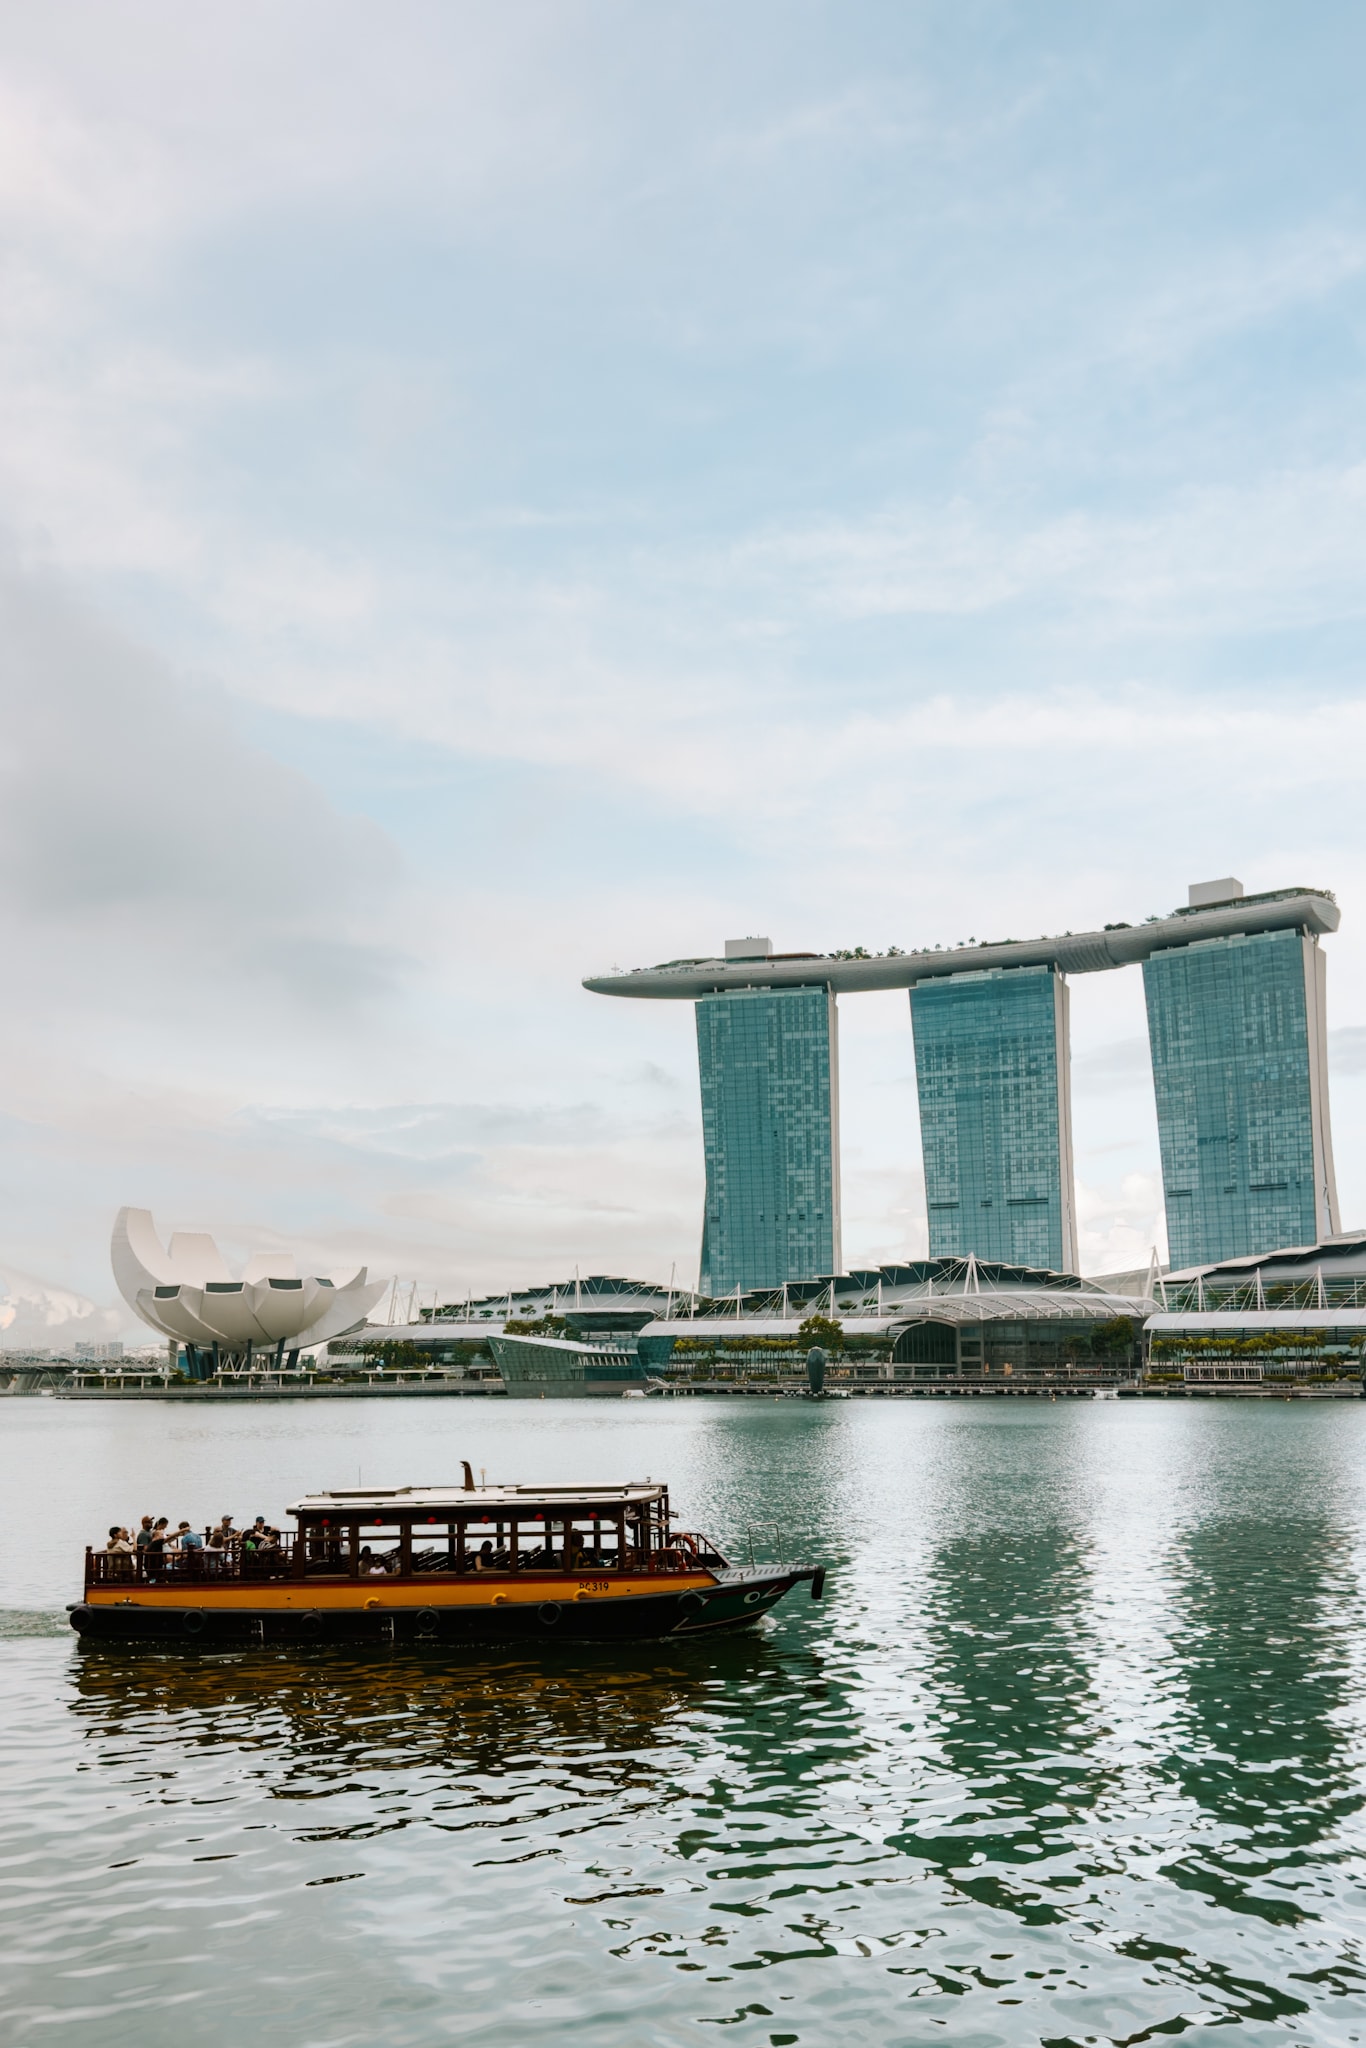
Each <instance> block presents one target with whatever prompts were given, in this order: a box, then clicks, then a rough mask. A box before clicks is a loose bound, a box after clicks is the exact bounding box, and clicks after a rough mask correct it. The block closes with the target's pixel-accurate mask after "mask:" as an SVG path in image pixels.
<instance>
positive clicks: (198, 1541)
mask: <svg viewBox="0 0 1366 2048" xmlns="http://www.w3.org/2000/svg"><path fill="white" fill-rule="evenodd" d="M176 1544H177V1546H178V1548H179V1549H181V1550H202V1549H203V1548H204V1538H203V1537H202V1536H201V1535H200V1534H199V1531H198V1530H197V1529H192V1528H191V1527H190V1525H189V1523H188V1522H182V1523H181V1525H180V1527H179V1528H178V1529H177V1530H176Z"/></svg>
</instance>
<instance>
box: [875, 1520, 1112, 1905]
mask: <svg viewBox="0 0 1366 2048" xmlns="http://www.w3.org/2000/svg"><path fill="white" fill-rule="evenodd" d="M1089 1593H1090V1579H1089V1573H1088V1567H1087V1557H1086V1550H1085V1545H1084V1544H1083V1543H1081V1542H1080V1541H1079V1540H1078V1538H1077V1536H1076V1534H1075V1533H1074V1532H1073V1531H1071V1530H1069V1529H1066V1528H1063V1527H1059V1526H1058V1525H1057V1524H1052V1525H1045V1526H1043V1527H1041V1528H1037V1527H1026V1528H1025V1529H1023V1530H1020V1531H1017V1532H999V1531H992V1532H991V1534H990V1535H988V1536H986V1537H963V1538H960V1539H959V1540H957V1541H956V1542H953V1543H949V1544H946V1545H945V1546H944V1548H943V1549H942V1550H941V1551H940V1552H939V1554H938V1556H937V1557H936V1559H935V1563H934V1569H933V1572H932V1575H931V1579H930V1584H929V1587H928V1588H927V1601H926V1613H927V1629H926V1635H927V1641H928V1644H929V1646H930V1649H931V1655H932V1658H933V1665H932V1671H933V1683H934V1692H935V1696H936V1699H937V1701H938V1708H937V1712H936V1714H935V1717H934V1726H935V1732H936V1734H937V1737H938V1751H939V1755H940V1757H941V1759H942V1762H943V1766H944V1768H945V1770H946V1771H947V1772H948V1773H949V1774H950V1776H951V1780H952V1782H953V1783H954V1785H956V1786H958V1787H962V1788H964V1789H966V1788H969V1787H970V1788H971V1797H970V1798H968V1799H966V1800H964V1801H963V1802H962V1803H961V1804H960V1805H959V1806H957V1808H956V1809H955V1810H954V1811H953V1812H952V1814H941V1816H940V1818H939V1822H938V1825H937V1826H935V1827H934V1829H933V1831H932V1832H931V1831H922V1832H921V1833H919V1834H905V1835H903V1836H902V1837H901V1838H900V1840H901V1846H903V1847H904V1848H905V1849H907V1850H908V1851H909V1852H911V1853H919V1854H922V1855H924V1856H926V1857H928V1858H929V1860H930V1861H932V1862H933V1863H935V1864H936V1865H938V1866H939V1867H940V1868H941V1869H943V1870H944V1871H946V1872H948V1871H953V1872H954V1873H955V1882H956V1884H957V1886H958V1888H959V1890H960V1891H961V1892H962V1893H963V1894H965V1895H967V1896H971V1897H973V1898H976V1899H978V1900H980V1901H981V1903H982V1904H984V1905H990V1906H993V1907H996V1908H999V1909H1001V1910H1003V1911H1007V1912H1010V1913H1013V1914H1016V1915H1018V1916H1019V1918H1020V1919H1022V1920H1024V1921H1026V1922H1027V1923H1030V1924H1034V1925H1043V1924H1045V1923H1048V1922H1050V1921H1057V1920H1058V1919H1060V1918H1061V1917H1062V1902H1061V1901H1060V1900H1059V1899H1056V1898H1055V1897H1054V1896H1053V1894H1055V1893H1057V1892H1060V1891H1061V1892H1062V1893H1064V1894H1066V1893H1067V1892H1069V1891H1071V1890H1072V1889H1073V1888H1074V1887H1075V1885H1076V1883H1077V1879H1076V1877H1075V1875H1074V1874H1073V1873H1072V1872H1070V1871H1065V1870H1064V1871H1059V1870H1057V1869H1044V1868H1042V1867H1040V1866H1042V1865H1044V1864H1045V1863H1046V1862H1049V1861H1051V1860H1052V1859H1055V1858H1056V1856H1057V1854H1058V1852H1059V1850H1060V1849H1061V1848H1062V1847H1063V1846H1064V1844H1065V1841H1066V1838H1067V1835H1068V1833H1069V1832H1071V1831H1075V1830H1076V1829H1077V1828H1078V1827H1082V1826H1084V1825H1085V1824H1086V1822H1087V1820H1088V1818H1089V1816H1090V1815H1091V1814H1092V1813H1093V1811H1094V1809H1095V1807H1096V1805H1097V1802H1098V1800H1099V1799H1100V1797H1101V1794H1102V1792H1103V1790H1104V1787H1105V1782H1106V1774H1105V1769H1104V1766H1103V1764H1102V1763H1101V1762H1100V1760H1099V1759H1098V1757H1097V1755H1096V1753H1095V1750H1094V1746H1093V1737H1094V1724H1095V1717H1096V1702H1095V1699H1094V1697H1093V1695H1092V1691H1091V1685H1090V1677H1089V1673H1090V1669H1091V1666H1092V1664H1093V1662H1094V1659H1095V1654H1096V1645H1095V1642H1094V1639H1093V1637H1092V1634H1091V1631H1090V1629H1089V1627H1088V1621H1087V1608H1088V1596H1089ZM983 1864H985V1865H987V1866H989V1867H988V1868H983V1869H981V1870H975V1869H974V1866H977V1865H983Z"/></svg>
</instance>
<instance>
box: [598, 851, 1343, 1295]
mask: <svg viewBox="0 0 1366 2048" xmlns="http://www.w3.org/2000/svg"><path fill="white" fill-rule="evenodd" d="M1339 922H1340V914H1339V911H1338V907H1337V904H1336V903H1335V902H1334V900H1333V898H1332V896H1331V895H1330V894H1329V892H1328V891H1326V890H1321V889H1304V888H1294V889H1273V890H1268V891H1266V892H1264V893H1261V894H1258V895H1254V896H1246V895H1244V893H1243V885H1242V883H1241V882H1239V881H1237V880H1236V879H1235V878H1234V877H1233V876H1223V877H1221V878H1220V879H1219V880H1218V881H1215V882H1205V883H1195V884H1193V885H1192V887H1191V889H1190V900H1189V903H1188V904H1187V907H1186V908H1185V909H1184V910H1177V911H1173V912H1172V913H1171V915H1170V916H1168V917H1151V918H1148V919H1146V920H1145V922H1144V923H1142V924H1140V925H1130V924H1112V925H1107V926H1106V927H1105V928H1104V930H1103V931H1091V932H1064V933H1062V934H1061V935H1058V936H1055V937H1052V938H1047V937H1045V938H1039V939H1023V940H1021V939H1003V940H1000V941H995V942H992V943H989V944H984V945H978V944H977V943H976V941H975V940H972V941H969V942H968V943H967V944H966V945H961V946H952V947H943V946H936V947H934V948H933V949H931V950H924V951H920V952H913V953H903V952H901V951H900V950H899V949H898V948H896V947H892V948H891V949H890V950H889V951H888V952H886V953H878V954H869V953H866V952H865V951H864V950H863V949H862V948H855V949H853V950H852V951H845V952H840V953H829V954H817V953H775V952H774V951H773V948H772V946H771V944H770V942H769V941H768V940H767V939H735V940H728V941H727V943H726V946H725V951H724V957H723V958H718V957H717V956H715V955H710V956H703V957H698V958H690V959H686V960H668V961H665V962H664V963H663V964H662V965H661V966H658V967H646V968H638V969H636V970H634V971H633V972H631V973H629V974H620V973H614V974H611V975H602V976H594V977H592V978H590V979H588V980H586V981H585V982H584V987H585V988H587V989H591V990H592V991H594V992H595V993H597V994H600V995H614V996H635V997H645V998H648V999H653V1000H661V999H662V1000H665V1001H670V1000H672V1001H690V1002H694V1003H696V1005H697V1028H698V1064H699V1073H700V1079H701V1090H702V1122H703V1141H704V1148H705V1152H706V1174H707V1194H706V1211H705V1220H704V1226H703V1241H702V1283H701V1284H702V1286H703V1289H704V1291H706V1292H709V1293H714V1294H727V1293H733V1292H734V1290H735V1288H736V1287H737V1286H739V1287H741V1288H745V1287H774V1286H781V1285H782V1284H783V1283H784V1282H785V1281H789V1280H794V1279H797V1278H811V1277H813V1276H815V1275H817V1274H822V1273H824V1274H830V1273H832V1272H834V1271H835V1270H836V1269H837V1268H838V1266H839V1265H840V1263H841V1257H842V1253H841V1246H840V1218H839V1140H838V1093H839V1078H838V1070H837V1067H838V1063H837V1059H836V1051H835V998H836V997H837V996H839V995H842V994H853V993H854V992H856V991H859V990H865V989H866V990H873V989H893V988H904V989H909V990H911V991H912V995H911V1014H912V1027H913V1031H914V1035H915V1047H916V1080H917V1087H918V1091H919V1096H920V1118H921V1147H922V1156H923V1160H924V1168H925V1185H926V1195H927V1199H928V1203H929V1231H930V1247H929V1248H930V1255H931V1257H932V1258H940V1257H955V1256H957V1257H967V1256H969V1255H975V1256H976V1257H979V1258H983V1259H992V1260H1002V1261H1006V1262H1008V1263H1011V1264H1030V1265H1037V1266H1039V1267H1042V1268H1047V1269H1050V1270H1054V1271H1062V1272H1075V1271H1076V1270H1077V1268H1078V1264H1079V1256H1078V1243H1077V1226H1076V1215H1075V1195H1074V1176H1073V1165H1072V1130H1071V1122H1072V1119H1071V1081H1070V1067H1071V1061H1070V1053H1069V1048H1068V1030H1067V1016H1068V994H1067V983H1066V980H1065V978H1064V977H1065V976H1067V975H1069V974H1097V973H1104V972H1107V971H1109V970H1111V969H1114V968H1120V967H1127V966H1134V965H1138V964H1139V963H1146V964H1145V969H1144V972H1145V988H1146V993H1147V1000H1148V1018H1149V1036H1150V1042H1151V1045H1152V1052H1153V1073H1154V1085H1155V1088H1156V1092H1157V1107H1158V1125H1159V1135H1160V1139H1161V1147H1162V1173H1163V1186H1164V1189H1165V1191H1166V1196H1167V1227H1168V1235H1169V1241H1170V1255H1171V1258H1172V1259H1173V1261H1175V1262H1176V1263H1178V1264H1190V1263H1192V1262H1194V1261H1197V1260H1199V1259H1213V1258H1226V1257H1236V1256H1239V1255H1240V1254H1242V1253H1245V1252H1255V1251H1259V1250H1269V1249H1272V1248H1274V1247H1276V1246H1283V1245H1285V1244H1286V1243H1287V1242H1291V1241H1294V1240H1295V1239H1297V1238H1298V1239H1299V1240H1300V1241H1301V1242H1312V1241H1314V1240H1316V1239H1318V1238H1321V1237H1324V1236H1327V1235H1330V1234H1332V1233H1333V1232H1335V1231H1336V1229H1337V1195H1336V1190H1335V1186H1334V1178H1333V1154H1332V1143H1331V1138H1330V1133H1329V1116H1328V1083H1327V1061H1326V1051H1325V1047H1326V1035H1325V1008H1324V963H1323V956H1322V954H1321V953H1320V951H1319V945H1318V941H1319V939H1320V937H1322V936H1323V935H1324V934H1325V933H1327V932H1335V931H1336V930H1337V928H1338V924H1339ZM790 998H795V999H797V1000H795V1001H792V1002H791V1003H790V1006H789V1007H786V1008H784V1007H783V1000H784V999H790ZM822 1020H824V1021H823V1022H822Z"/></svg>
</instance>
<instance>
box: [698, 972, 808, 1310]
mask: <svg viewBox="0 0 1366 2048" xmlns="http://www.w3.org/2000/svg"><path fill="white" fill-rule="evenodd" d="M732 943H735V942H732ZM697 1066H698V1074H699V1077H700V1081H701V1091H702V1147H703V1154H704V1159H705V1164H706V1177H707V1178H706V1196H705V1202H704V1207H703V1222H702V1257H701V1271H700V1275H699V1286H700V1288H701V1291H702V1292H703V1293H704V1294H709V1295H722V1294H733V1293H734V1292H735V1290H736V1288H737V1287H739V1288H741V1289H742V1290H745V1289H749V1288H754V1287H781V1286H782V1285H783V1283H784V1281H787V1280H804V1279H807V1278H809V1276H810V1275H811V1274H813V1273H827V1272H834V1271H835V1270H836V1269H837V1268H838V1267H839V1265H840V1263H841V1246H840V1213H839V1060H838V1021H837V1017H836V1012H835V998H834V996H833V995H832V994H831V993H830V991H829V989H828V988H822V987H801V988H783V989H737V990H734V991H731V992H728V993H726V994H724V995H713V996H704V997H703V998H702V999H701V1001H699V1003H698V1004H697Z"/></svg>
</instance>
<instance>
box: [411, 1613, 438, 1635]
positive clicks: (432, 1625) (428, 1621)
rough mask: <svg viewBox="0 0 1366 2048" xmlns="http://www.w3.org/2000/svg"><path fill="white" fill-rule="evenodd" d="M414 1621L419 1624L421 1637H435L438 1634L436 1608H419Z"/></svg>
mask: <svg viewBox="0 0 1366 2048" xmlns="http://www.w3.org/2000/svg"><path fill="white" fill-rule="evenodd" d="M413 1620H414V1622H415V1623H416V1624H417V1632H418V1634H419V1635H423V1636H434V1635H435V1634H436V1623H437V1612H436V1609H435V1608H434V1607H419V1608H418V1610H417V1613H416V1614H415V1615H414V1616H413Z"/></svg>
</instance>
